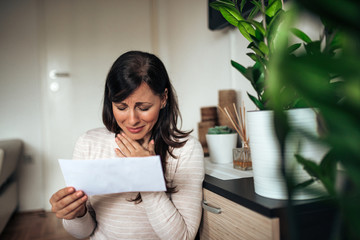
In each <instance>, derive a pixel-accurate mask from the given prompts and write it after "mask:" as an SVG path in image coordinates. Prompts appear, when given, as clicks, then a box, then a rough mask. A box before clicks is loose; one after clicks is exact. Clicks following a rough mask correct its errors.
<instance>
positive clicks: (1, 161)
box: [0, 148, 4, 173]
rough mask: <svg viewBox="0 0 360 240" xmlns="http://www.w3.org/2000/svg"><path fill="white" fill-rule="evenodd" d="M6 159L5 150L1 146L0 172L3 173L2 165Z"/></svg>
mask: <svg viewBox="0 0 360 240" xmlns="http://www.w3.org/2000/svg"><path fill="white" fill-rule="evenodd" d="M3 159H4V150H3V149H2V148H0V173H1V167H2V163H3Z"/></svg>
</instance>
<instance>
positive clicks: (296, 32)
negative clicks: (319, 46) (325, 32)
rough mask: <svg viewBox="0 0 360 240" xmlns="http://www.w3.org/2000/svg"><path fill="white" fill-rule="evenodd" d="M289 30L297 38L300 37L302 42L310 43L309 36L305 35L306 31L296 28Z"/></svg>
mask: <svg viewBox="0 0 360 240" xmlns="http://www.w3.org/2000/svg"><path fill="white" fill-rule="evenodd" d="M291 32H292V33H293V34H294V35H295V36H297V37H298V38H300V39H301V40H303V41H304V42H306V43H311V42H312V40H311V38H310V37H309V36H308V35H306V33H304V32H303V31H301V30H300V29H297V28H291Z"/></svg>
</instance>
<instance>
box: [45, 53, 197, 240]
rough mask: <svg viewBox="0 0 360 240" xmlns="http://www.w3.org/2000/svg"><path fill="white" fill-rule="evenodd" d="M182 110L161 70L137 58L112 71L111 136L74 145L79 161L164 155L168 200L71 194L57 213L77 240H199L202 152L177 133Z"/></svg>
mask: <svg viewBox="0 0 360 240" xmlns="http://www.w3.org/2000/svg"><path fill="white" fill-rule="evenodd" d="M179 115H180V114H179V109H178V105H177V101H176V96H175V93H174V91H173V88H172V85H171V83H170V80H169V77H168V74H167V72H166V69H165V67H164V65H163V63H162V62H161V61H160V60H159V59H158V58H157V57H156V56H154V55H152V54H149V53H144V52H138V51H131V52H127V53H125V54H123V55H121V56H120V57H119V58H118V59H117V60H116V61H115V63H114V64H113V66H112V67H111V69H110V71H109V73H108V76H107V79H106V84H105V93H104V106H103V122H104V125H105V126H106V129H105V128H99V129H94V130H90V131H88V132H87V133H86V134H84V135H83V136H81V137H80V138H79V140H78V141H77V143H76V146H75V150H74V155H73V158H74V159H101V158H102V159H103V158H115V157H143V156H151V155H155V154H156V155H160V158H161V161H162V166H163V171H164V176H165V179H166V183H167V192H140V193H118V194H108V195H96V196H90V197H88V196H87V195H85V194H84V192H82V191H81V189H78V190H76V189H74V188H73V187H66V188H63V189H61V190H59V191H58V192H56V193H55V194H54V195H53V196H52V197H51V199H50V203H51V205H52V211H53V212H55V213H56V216H57V217H58V218H62V219H64V220H63V225H64V228H65V229H66V230H67V231H68V232H69V233H70V234H72V235H73V236H75V237H77V238H86V237H89V236H90V238H91V239H194V238H195V236H196V233H197V230H198V227H199V223H200V219H201V212H202V211H201V200H202V181H203V178H204V166H203V151H202V148H201V145H200V144H199V142H198V141H197V140H196V139H194V138H193V137H191V136H190V135H189V134H190V132H183V131H181V130H179V129H178V128H177V119H178V116H179Z"/></svg>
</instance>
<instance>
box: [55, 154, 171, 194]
mask: <svg viewBox="0 0 360 240" xmlns="http://www.w3.org/2000/svg"><path fill="white" fill-rule="evenodd" d="M59 164H60V168H61V171H62V173H63V176H64V179H65V182H66V185H67V186H71V187H74V188H75V189H76V190H82V191H84V192H85V193H86V194H87V195H99V194H110V193H121V192H160V191H166V185H165V180H164V175H163V172H162V167H161V161H160V156H151V157H139V158H112V159H95V160H73V159H59Z"/></svg>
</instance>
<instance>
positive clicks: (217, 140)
mask: <svg viewBox="0 0 360 240" xmlns="http://www.w3.org/2000/svg"><path fill="white" fill-rule="evenodd" d="M206 142H207V145H208V148H209V155H210V161H211V162H213V163H232V162H233V149H234V148H236V144H237V133H231V134H206Z"/></svg>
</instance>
